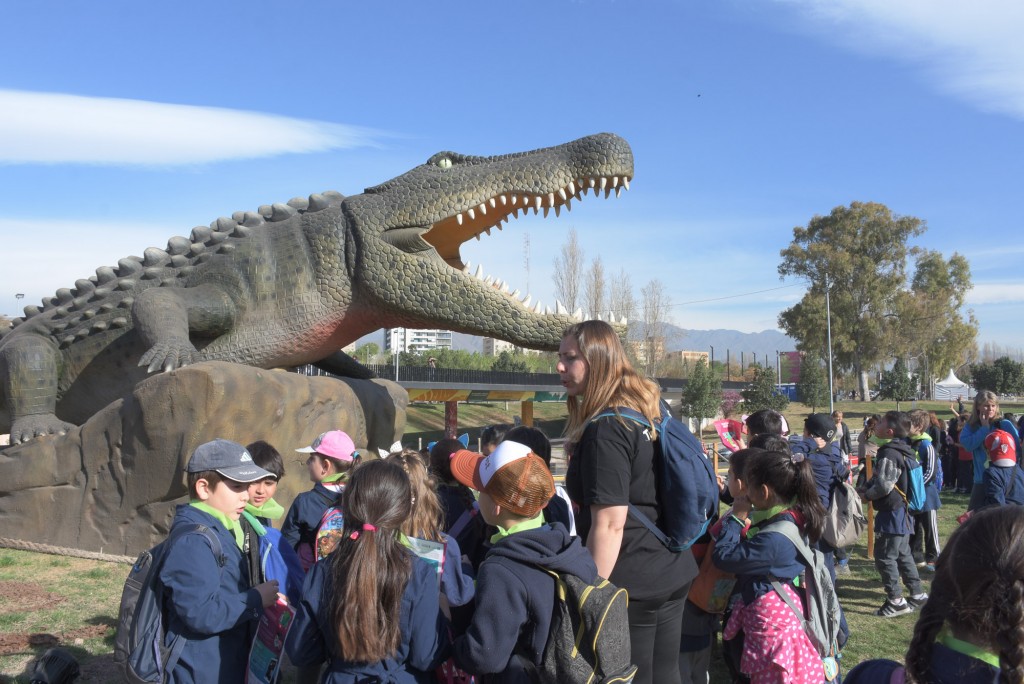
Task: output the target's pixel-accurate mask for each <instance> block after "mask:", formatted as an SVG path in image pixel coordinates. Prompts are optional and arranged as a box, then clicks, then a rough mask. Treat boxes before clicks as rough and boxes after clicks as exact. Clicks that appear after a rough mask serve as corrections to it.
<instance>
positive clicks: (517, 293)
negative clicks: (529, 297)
mask: <svg viewBox="0 0 1024 684" xmlns="http://www.w3.org/2000/svg"><path fill="white" fill-rule="evenodd" d="M509 296H510V297H512V299H519V288H516V289H515V290H512V293H511V294H510V295H509Z"/></svg>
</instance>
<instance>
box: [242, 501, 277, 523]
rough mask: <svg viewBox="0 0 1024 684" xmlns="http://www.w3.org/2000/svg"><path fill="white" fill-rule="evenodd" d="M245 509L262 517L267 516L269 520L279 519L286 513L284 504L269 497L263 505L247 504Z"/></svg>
mask: <svg viewBox="0 0 1024 684" xmlns="http://www.w3.org/2000/svg"><path fill="white" fill-rule="evenodd" d="M245 510H246V511H247V512H248V513H251V514H252V515H255V516H258V517H260V518H267V519H268V520H277V519H278V518H280V517H281V516H282V515H284V506H282V505H281V504H279V503H277V502H276V501H274V500H273V499H267V500H266V501H264V502H263V505H262V506H253V505H252V504H245Z"/></svg>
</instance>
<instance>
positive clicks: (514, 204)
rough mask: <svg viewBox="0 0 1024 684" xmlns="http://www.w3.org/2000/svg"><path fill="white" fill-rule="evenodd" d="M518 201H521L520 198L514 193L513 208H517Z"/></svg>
mask: <svg viewBox="0 0 1024 684" xmlns="http://www.w3.org/2000/svg"><path fill="white" fill-rule="evenodd" d="M518 201H519V197H517V196H516V195H515V193H513V194H512V206H513V207H514V206H516V202H518Z"/></svg>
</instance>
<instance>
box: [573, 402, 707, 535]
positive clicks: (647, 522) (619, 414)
mask: <svg viewBox="0 0 1024 684" xmlns="http://www.w3.org/2000/svg"><path fill="white" fill-rule="evenodd" d="M670 416H671V414H670V413H669V412H668V404H666V403H665V402H664V401H662V402H661V417H662V422H661V423H658V424H656V425H651V421H649V420H647V417H646V416H644V414H642V413H640V412H639V411H636V410H634V409H631V408H627V407H625V406H616V407H615V408H612V409H610V410H607V411H602V412H601V413H598V414H597V415H596V416H594V417H593V418H591V419H590V422H591V423H592V422H594V421H595V420H597V419H598V418H609V417H616V418H625V419H626V420H631V421H633V422H634V423H639V424H640V425H643V426H644V427H646V428H648V429H651V428H653V429H654V430H655V432H658V433H659V434H660V433H661V432H662V426H663V425H664V423H665V421H666V420H668V418H669V417H670ZM628 508H629V512H630V513H632V514H633V516H634V517H635V518H636V519H637V520H639V521H640V522H641V523H643V526H644V527H646V528H647V530H648V531H649V532H650V533H651V534H653V535H654V536H655V538H657V540H658V541H659V542H661V543H662V545H664V546H665V547H666V548H668V549H669V550H671V551H678V552H682V551H686V550H687V549H689V548H690V547H691V546H693V545H694V544H696V543H697V540H698V539H700V538H701V537H703V536H704V535H705V534H707V532H708V528H709V527H711V523H712V522H713V518H711V517H709V518H708V519H707V520H705V521H704V524H703V525H701V528H700V532H698V533H697V536H695V537H694V538H693V539H689V540H687V541H686V542H684V543H682V544H680V543H678V542H677V541H676V540H674V539H672V538H671V537H669V536H668V535H667V534H665V533H664V532H662V531H661V530H660V529H659V528H658V526H657V525H655V524H654V521H653V520H651V519H650V518H648V517H647V516H646V515H644V514H643V512H641V510H640V509H639V508H637V507H636V506H634V505H633V504H632V503H629V504H628Z"/></svg>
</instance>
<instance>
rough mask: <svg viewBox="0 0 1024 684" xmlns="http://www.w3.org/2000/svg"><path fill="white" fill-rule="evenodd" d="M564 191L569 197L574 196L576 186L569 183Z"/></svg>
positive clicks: (563, 197)
mask: <svg viewBox="0 0 1024 684" xmlns="http://www.w3.org/2000/svg"><path fill="white" fill-rule="evenodd" d="M565 191H566V193H568V194H570V195H575V194H576V184H575V183H573V182H572V181H569V185H567V186H566V187H565ZM562 199H565V195H564V194H563V195H562Z"/></svg>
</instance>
